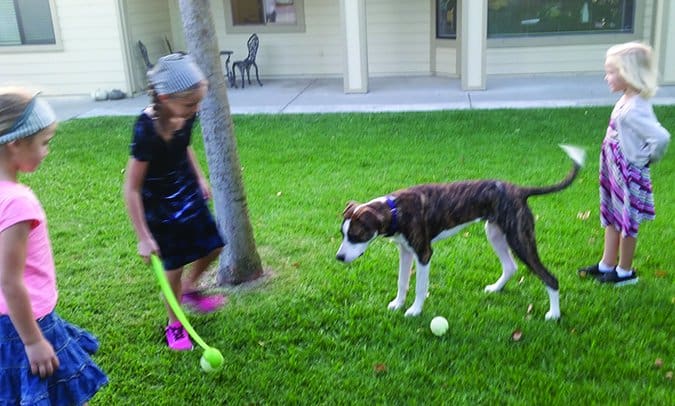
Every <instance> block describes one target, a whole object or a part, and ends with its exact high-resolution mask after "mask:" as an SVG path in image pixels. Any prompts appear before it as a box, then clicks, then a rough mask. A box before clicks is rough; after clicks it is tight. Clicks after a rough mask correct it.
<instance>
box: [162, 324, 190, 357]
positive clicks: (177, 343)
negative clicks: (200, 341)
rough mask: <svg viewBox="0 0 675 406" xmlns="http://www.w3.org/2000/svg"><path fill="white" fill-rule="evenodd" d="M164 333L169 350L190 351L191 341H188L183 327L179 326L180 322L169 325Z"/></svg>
mask: <svg viewBox="0 0 675 406" xmlns="http://www.w3.org/2000/svg"><path fill="white" fill-rule="evenodd" d="M164 331H165V332H166V342H167V344H168V345H169V348H171V349H172V350H174V351H190V350H192V341H190V337H189V336H188V333H187V331H185V328H183V325H182V324H180V321H176V322H174V323H172V324H169V325H168V326H166V329H164Z"/></svg>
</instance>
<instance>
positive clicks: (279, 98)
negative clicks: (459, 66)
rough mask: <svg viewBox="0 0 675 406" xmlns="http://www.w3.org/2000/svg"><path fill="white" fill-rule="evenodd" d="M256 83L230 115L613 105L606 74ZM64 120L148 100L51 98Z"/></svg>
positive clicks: (664, 95) (662, 101)
mask: <svg viewBox="0 0 675 406" xmlns="http://www.w3.org/2000/svg"><path fill="white" fill-rule="evenodd" d="M262 82H263V86H262V87H260V86H258V84H257V83H255V81H254V82H253V84H252V85H251V86H247V87H246V88H244V89H240V88H228V89H227V92H228V100H229V102H230V111H231V112H232V114H288V113H334V112H392V111H431V110H448V109H450V110H457V109H495V108H536V107H579V106H610V105H612V104H614V102H615V101H616V100H617V99H618V97H619V95H618V94H611V93H610V92H609V89H608V88H607V85H606V83H605V81H604V78H603V75H602V74H600V73H598V74H592V75H591V74H585V75H569V76H534V77H523V76H519V77H493V78H488V81H487V89H486V90H479V91H468V92H467V91H463V90H462V89H461V85H460V81H459V80H458V79H451V78H442V77H435V76H429V77H397V78H371V79H370V88H369V92H368V93H365V94H345V93H344V91H343V83H342V80H341V79H288V80H264V79H263V80H262ZM47 99H48V101H49V102H50V104H51V105H52V106H53V108H54V110H55V111H56V113H57V116H58V118H59V120H60V121H63V120H69V119H72V118H85V117H96V116H109V115H130V116H135V115H137V114H139V112H140V111H141V110H142V109H143V107H144V106H145V105H147V104H148V101H149V99H148V97H147V96H146V95H141V96H137V97H132V98H127V99H122V100H115V101H110V100H107V101H98V102H96V101H93V100H92V99H91V98H90V97H84V96H70V97H48V98H47ZM653 102H654V104H657V105H675V86H663V87H661V88H660V89H659V91H658V92H657V96H656V97H655V98H654V99H653Z"/></svg>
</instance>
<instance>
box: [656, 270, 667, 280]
mask: <svg viewBox="0 0 675 406" xmlns="http://www.w3.org/2000/svg"><path fill="white" fill-rule="evenodd" d="M654 276H656V277H657V278H665V277H666V276H668V272H666V271H664V270H662V269H659V270H657V271H656V272H654Z"/></svg>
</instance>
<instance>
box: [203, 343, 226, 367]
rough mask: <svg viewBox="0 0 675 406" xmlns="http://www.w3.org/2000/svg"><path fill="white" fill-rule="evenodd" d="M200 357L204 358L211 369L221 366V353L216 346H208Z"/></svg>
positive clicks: (222, 359)
mask: <svg viewBox="0 0 675 406" xmlns="http://www.w3.org/2000/svg"><path fill="white" fill-rule="evenodd" d="M202 359H203V360H205V361H206V362H207V363H208V364H209V366H210V367H211V368H213V369H219V368H220V367H222V366H223V361H224V358H223V354H221V353H220V351H218V350H217V349H216V348H213V347H209V348H207V349H205V350H204V354H202ZM200 363H201V360H200Z"/></svg>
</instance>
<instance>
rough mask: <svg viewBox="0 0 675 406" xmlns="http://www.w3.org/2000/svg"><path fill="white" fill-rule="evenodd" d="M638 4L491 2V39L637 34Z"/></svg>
mask: <svg viewBox="0 0 675 406" xmlns="http://www.w3.org/2000/svg"><path fill="white" fill-rule="evenodd" d="M634 10H635V1H634V0H564V1H562V0H559V1H551V0H488V37H512V36H536V35H550V34H588V33H598V32H603V33H607V32H629V33H630V32H633V28H634V25H633V24H634V23H633V16H634V14H635V13H634Z"/></svg>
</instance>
